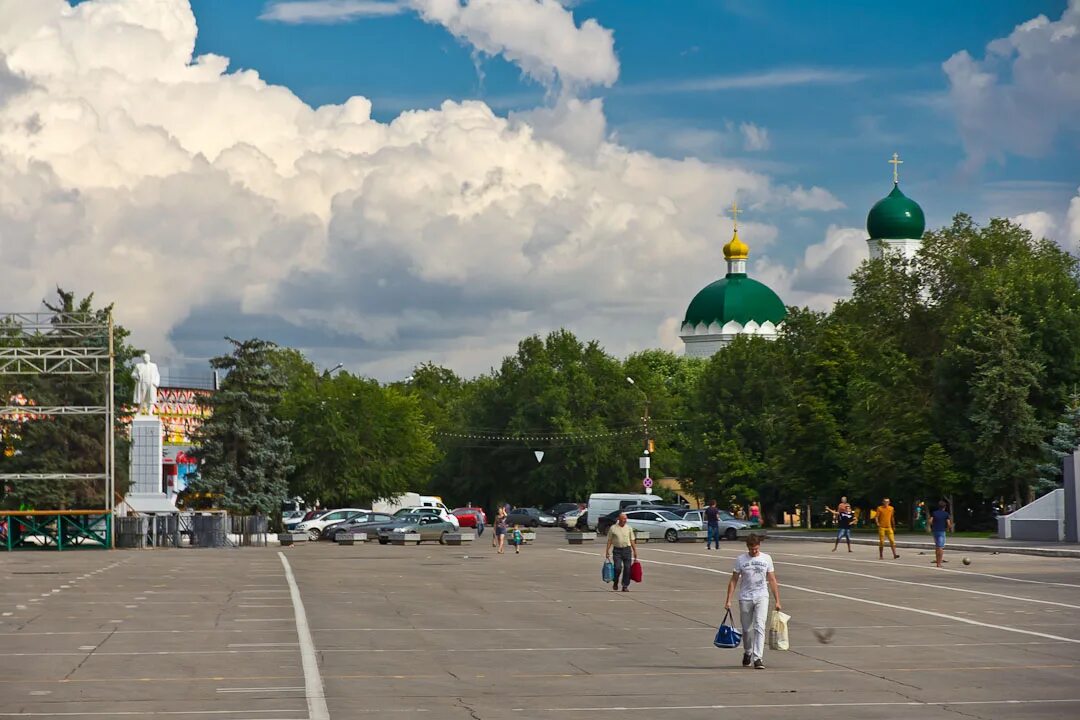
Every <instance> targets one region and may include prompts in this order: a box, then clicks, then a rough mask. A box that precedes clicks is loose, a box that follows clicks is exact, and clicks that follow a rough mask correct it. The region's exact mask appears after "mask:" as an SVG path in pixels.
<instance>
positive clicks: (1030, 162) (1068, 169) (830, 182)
mask: <svg viewBox="0 0 1080 720" xmlns="http://www.w3.org/2000/svg"><path fill="white" fill-rule="evenodd" d="M192 4H193V7H194V10H195V14H196V17H197V19H198V21H199V39H198V45H197V52H200V53H201V52H213V53H220V54H223V55H226V56H228V57H229V58H231V60H232V66H231V67H232V68H238V67H245V68H254V69H257V70H258V71H259V73H260V74H261V75H262V76H263V77H264V78H265V79H266V80H267V81H268V82H272V83H280V84H283V85H286V86H287V87H289V88H290V89H292V90H293V91H294V92H295V93H297V94H298V95H299V96H300V97H301V98H303V99H304V100H305V101H307V102H309V103H312V104H316V105H318V104H323V103H340V102H343V101H344V100H345V99H347V98H348V97H350V96H352V95H364V96H366V97H369V98H371V99H372V100H373V103H374V116H375V117H377V118H379V119H381V120H390V119H392V118H393V117H394V116H396V115H397V114H398V113H400V112H402V111H404V110H408V109H416V108H428V107H437V106H438V105H439V103H441V102H442V101H443V100H444V99H447V98H450V99H466V98H478V99H483V100H484V101H486V102H487V103H488V104H490V105H492V107H493V108H495V109H496V110H497V111H499V112H500V113H505V112H508V111H513V110H522V109H527V108H532V107H535V106H536V105H538V104H542V103H543V102H544V101H545V89H544V88H543V87H542V86H540V85H539V84H538V83H536V82H534V81H531V80H530V79H529V78H527V77H523V76H522V73H521V72H520V71H519V69H518V68H517V67H516V66H514V65H513V64H512V63H510V62H508V61H506V60H504V59H502V58H500V57H487V58H481V59H479V60H477V59H475V53H474V52H473V51H472V48H470V47H468V46H466V45H465V44H463V43H461V42H459V41H457V40H455V39H454V38H453V37H452V36H450V35H449V34H448V33H447V32H446V30H444V29H443V28H442V27H439V26H435V25H429V24H426V23H424V22H422V21H421V20H420V19H419V18H418V17H417V16H415V15H413V14H411V13H403V14H398V15H394V16H391V17H381V18H367V19H362V20H357V21H353V22H342V23H333V24H285V23H278V22H267V21H265V20H260V19H259V16H260V14H261V13H262V12H263V10H264V9H265V8H266V7H267V5H268V3H266V2H264V1H263V0H230V2H220V1H219V0H194V2H193V3H192ZM1065 6H1066V2H1065V0H1025V2H1016V1H1015V0H979V1H978V2H975V1H966V2H940V1H939V0H929V1H927V0H922V1H919V0H914V1H909V2H904V3H879V2H865V1H861V2H857V1H851V0H848V1H837V2H829V3H823V2H801V1H779V0H776V1H772V2H770V1H767V0H765V1H760V2H758V1H755V0H723V1H720V0H679V2H660V1H647V0H591V1H590V0H585V1H584V2H579V3H576V4H575V5H574V6H573V12H574V15H575V17H576V19H577V20H578V22H579V23H580V22H581V21H583V20H585V19H588V18H594V19H596V20H597V21H598V22H599V23H600V24H601V25H603V26H604V27H606V28H610V29H611V30H613V32H614V36H615V49H616V52H617V54H618V58H619V62H620V64H621V70H620V75H619V79H618V82H617V83H616V84H615V85H614V86H613V87H611V88H599V89H594V90H592V91H591V92H590V93H589V94H590V95H592V96H596V97H602V98H603V99H604V107H605V111H606V113H607V117H608V123H609V125H608V127H609V129H610V130H611V131H612V132H614V133H616V135H617V137H618V138H619V140H620V142H621V143H622V144H624V145H627V146H629V147H633V148H639V149H644V150H648V151H650V152H654V153H657V154H661V155H665V156H672V157H686V156H697V157H702V158H704V159H709V160H724V159H728V160H739V161H740V162H741V163H743V164H746V165H748V166H750V167H755V168H761V169H763V170H764V171H766V172H769V173H770V174H771V175H773V176H774V177H776V178H777V179H779V180H783V181H786V182H791V183H796V184H803V185H805V186H807V187H809V186H812V185H819V186H821V187H824V188H826V189H828V190H829V191H831V192H832V193H833V194H834V195H835V196H836V197H837V198H838V199H840V201H841V202H843V203H844V204H845V206H846V207H845V208H841V209H837V210H834V211H831V212H828V213H824V214H818V215H816V216H814V217H812V218H809V217H806V216H803V217H796V216H794V215H792V216H789V217H784V216H783V215H782V214H780V215H777V214H773V215H772V216H771V217H770V218H769V220H770V221H771V222H773V223H774V224H777V225H778V226H780V227H781V228H782V229H785V228H786V229H788V230H789V231H796V232H806V233H807V237H808V240H809V239H810V238H812V239H814V240H817V239H819V237H820V235H821V233H822V231H823V228H824V227H825V226H826V225H827V224H830V223H832V224H838V225H843V226H860V225H862V224H863V222H864V221H865V214H866V211H867V210H868V209H869V207H870V205H872V204H873V202H875V201H876V200H877V199H878V198H880V197H881V196H883V195H884V194H885V193H886V192H888V190H889V179H890V173H891V166H890V165H888V164H887V162H886V161H887V160H888V158H889V157H890V156H891V153H892V152H894V151H898V152H900V154H901V157H902V158H903V159H904V165H903V166H902V168H901V178H902V183H903V187H904V189H905V190H906V191H907V192H908V194H909V195H911V196H912V197H914V198H916V199H917V200H919V201H920V202H921V204H922V205H923V207H924V210H925V211H926V214H927V219H928V223H929V224H930V226H936V225H941V224H944V223H946V222H948V220H949V218H950V217H951V216H952V214H953V213H955V212H957V211H965V212H969V213H971V214H973V215H975V216H976V217H977V218H986V217H988V216H991V215H1004V216H1012V215H1016V214H1020V213H1025V212H1032V211H1037V210H1040V209H1044V208H1058V209H1063V208H1064V207H1065V206H1066V205H1067V203H1068V201H1069V199H1070V198H1071V197H1072V196H1074V195H1075V194H1076V189H1077V184H1078V182H1080V172H1078V170H1077V168H1078V166H1080V153H1078V150H1077V136H1076V134H1072V135H1062V136H1061V137H1059V138H1058V140H1057V142H1056V143H1055V146H1054V148H1053V152H1051V153H1048V154H1047V155H1045V156H1042V157H1037V158H1025V157H1020V156H1016V155H1009V156H1007V157H1005V158H1003V160H1001V161H991V162H989V163H987V164H986V165H984V166H983V167H981V168H980V169H979V171H977V172H965V171H963V170H961V166H962V165H963V160H964V149H963V147H962V145H961V141H960V136H959V133H958V131H957V128H956V122H955V119H954V118H953V117H952V115H951V114H950V112H949V111H948V110H947V109H946V108H944V107H943V106H942V104H943V103H944V101H945V93H946V89H947V87H946V78H945V75H944V73H943V71H942V67H941V65H942V63H943V62H944V61H945V60H947V59H948V58H949V57H950V56H951V55H953V54H954V53H956V52H957V51H960V50H968V51H969V52H970V53H972V54H973V55H975V56H976V57H981V56H982V54H983V52H984V48H985V46H986V44H987V43H988V42H990V41H992V40H994V39H995V38H999V37H1003V36H1006V35H1008V34H1009V32H1010V31H1011V30H1012V29H1013V28H1014V27H1015V26H1017V25H1019V24H1020V23H1023V22H1025V21H1026V20H1029V19H1030V18H1032V17H1034V16H1036V15H1038V14H1045V15H1047V16H1048V17H1049V18H1051V19H1056V18H1058V17H1060V16H1061V14H1062V12H1063V10H1064V9H1065ZM478 68H479V71H478ZM794 71H817V72H818V74H819V75H820V76H821V79H820V80H819V81H813V80H808V81H806V82H792V83H791V84H779V85H775V86H769V85H768V82H769V79H770V78H772V77H774V76H779V75H782V74H784V73H790V72H794ZM807 74H808V75H813V72H808V73H807ZM481 75H482V77H481ZM754 76H761V77H760V84H761V85H763V86H761V87H754V86H753V84H754V83H753V78H754ZM721 79H727V80H734V81H738V80H740V79H744V80H746V81H747V83H748V85H745V86H741V87H733V88H727V89H716V90H711V89H707V88H700V87H693V83H694V82H695V81H697V82H699V83H708V82H709V81H713V80H721ZM680 85H682V86H687V85H690V86H691V87H690V88H689V89H686V90H682V91H680V90H678V87H679V86H680ZM665 86H667V87H668V88H669V89H667V90H665V89H664V88H665ZM743 122H750V123H753V124H755V125H758V126H761V127H764V128H766V129H767V132H768V138H769V147H768V149H766V150H762V151H755V152H746V151H744V150H743V148H742V147H741V145H740V144H739V143H738V142H737V141H735V140H733V139H732V138H730V137H725V135H726V132H725V131H726V128H727V127H728V123H732V124H734V125H735V126H738V125H739V124H740V123H743ZM801 251H802V248H801V247H800V246H799V245H798V244H797V243H787V244H784V245H783V246H781V247H778V248H776V249H775V250H773V253H774V254H775V255H776V256H777V257H778V258H780V259H785V258H789V257H793V256H795V255H797V254H799V253H801Z"/></svg>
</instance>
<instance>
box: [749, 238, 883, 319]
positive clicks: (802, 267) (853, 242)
mask: <svg viewBox="0 0 1080 720" xmlns="http://www.w3.org/2000/svg"><path fill="white" fill-rule="evenodd" d="M868 257H870V250H869V247H868V245H867V242H866V230H864V229H863V228H853V227H838V226H836V225H830V226H829V228H828V229H827V230H826V231H825V239H824V240H822V241H821V242H819V243H814V244H812V245H809V246H808V247H807V248H806V250H805V251H804V252H803V257H802V259H801V260H800V261H799V262H798V263H797V264H796V265H795V266H794V267H787V266H785V265H782V264H778V263H775V262H773V261H771V260H770V259H769V258H768V257H762V258H761V259H760V260H758V261H757V262H755V263H754V268H753V271H754V277H755V278H757V279H758V280H761V281H762V282H764V283H766V284H767V285H769V286H770V287H771V288H772V289H773V290H775V291H776V293H777V294H778V295H779V296H780V298H781V299H782V300H783V301H784V303H785V304H787V305H797V306H803V305H805V306H808V307H810V308H813V309H815V310H828V309H829V308H830V307H832V305H833V303H835V302H836V301H837V300H838V299H839V298H843V297H848V296H850V295H851V282H850V280H849V279H848V278H849V277H850V276H851V273H853V272H854V271H855V269H856V268H858V267H859V265H860V264H861V263H862V262H863V261H864V260H866V259H867V258H868Z"/></svg>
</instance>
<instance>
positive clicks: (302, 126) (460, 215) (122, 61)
mask: <svg viewBox="0 0 1080 720" xmlns="http://www.w3.org/2000/svg"><path fill="white" fill-rule="evenodd" d="M511 4H512V3H507V4H503V7H510V6H511ZM531 4H533V5H535V6H536V7H537V8H538V10H537V12H540V13H543V15H542V17H544V18H554V17H555V16H554V13H555V12H561V13H565V15H566V17H569V12H568V11H566V10H565V9H563V8H562V7H561V6H558V5H557V4H554V3H531ZM426 5H429V6H430V7H429V8H428V10H429V11H430V13H431V17H432V18H442V19H443V20H445V22H446V23H447V26H448V27H450V26H453V27H457V28H458V29H459V31H460V32H461V33H462V36H463V37H469V38H470V41H472V38H474V37H476V38H480V37H482V36H484V34H485V33H487V36H488V39H487V40H477V42H478V43H480V45H478V46H479V47H483V48H491V49H492V50H495V49H496V48H501V49H500V50H498V51H499V52H504V53H509V52H511V51H510V50H509V48H516V49H515V50H513V51H512V52H514V53H518V54H519V55H520V56H519V57H518V60H517V62H520V63H522V66H523V67H529V68H531V70H529V71H528V72H530V73H532V72H535V73H537V75H538V76H539V77H543V76H544V73H545V72H548V73H555V74H556V75H557V76H558V77H560V78H563V79H564V80H565V79H567V77H568V76H570V71H569V70H567V69H566V68H567V67H569V66H568V65H566V64H564V59H565V58H572V57H574V56H575V55H574V54H575V53H576V52H577V51H576V50H574V49H573V48H574V46H575V45H574V43H575V40H574V38H575V37H578V36H577V33H580V32H582V30H583V29H584V28H587V27H591V26H590V22H591V21H586V22H585V23H582V24H581V26H578V25H575V24H574V23H573V22H572V19H571V20H568V21H558V22H556V21H555V20H551V23H552V24H551V27H552V28H561V29H560V30H558V31H556V30H552V31H551V33H549V34H548V35H545V34H544V33H538V34H537V36H535V37H532V38H525V37H524V36H523V35H522V36H518V35H515V34H514V33H513V32H510V31H507V34H505V35H504V34H503V31H502V30H501V29H496V28H503V27H504V25H503V24H502V23H504V22H508V21H506V18H505V17H504V16H503V15H502V14H501V13H502V12H504V11H500V10H497V9H495V8H494V7H493V6H491V4H489V3H483V2H477V1H474V2H473V3H470V5H469V7H472V6H474V5H475V6H476V12H477V13H478V14H476V15H466V14H465V13H464V11H463V10H462V9H461V8H462V7H463V6H458V4H457V3H456V2H452V3H450V5H453V6H454V7H450V8H449V9H447V7H444V6H443V4H440V3H435V2H431V3H426ZM455 8H457V9H455ZM530 12H532V10H530ZM538 17H539V16H538ZM441 21H442V20H440V22H441ZM510 25H513V23H510ZM593 25H595V23H593ZM522 27H524V26H522ZM196 32H197V29H196V22H195V17H194V15H193V13H192V10H191V7H190V5H189V3H188V1H187V0H91V1H89V2H84V3H81V4H79V5H77V6H74V7H72V6H70V5H69V4H68V3H67V2H64V0H35V2H33V3H27V2H23V0H0V256H2V257H3V258H4V260H5V278H4V283H2V284H0V307H7V308H11V309H26V308H32V307H34V306H36V305H37V303H38V302H39V300H40V299H41V298H43V297H46V296H48V295H50V293H51V292H52V288H53V287H54V286H55V285H56V284H61V285H63V286H65V287H69V288H71V289H75V290H78V291H80V292H84V293H85V292H90V291H96V292H97V293H98V297H99V299H101V300H102V301H115V302H116V303H117V308H118V320H119V321H120V322H122V323H123V324H125V325H126V326H128V327H130V328H131V329H132V330H133V331H134V333H135V340H136V342H137V343H138V344H139V345H142V346H144V347H147V348H148V349H150V350H151V351H152V352H155V353H157V354H159V355H160V354H165V355H169V354H173V355H188V356H198V355H199V354H200V353H202V354H210V353H215V352H217V351H219V350H220V349H221V345H220V344H219V340H218V339H219V338H220V337H221V336H222V335H224V334H226V333H230V334H233V335H247V334H260V335H263V336H265V337H269V338H271V339H275V340H278V341H280V342H287V343H291V344H296V345H298V346H301V347H305V348H306V349H308V351H309V352H310V354H311V355H312V357H314V358H316V359H320V358H325V359H326V361H327V362H330V363H332V362H336V361H340V360H344V361H346V362H348V363H349V366H350V367H351V368H352V369H354V370H358V371H361V372H368V373H371V374H374V375H376V376H378V377H383V378H387V377H401V376H403V375H404V374H407V373H408V369H409V368H410V367H411V366H412V365H413V364H415V363H418V362H422V361H425V360H428V359H434V360H436V361H439V362H444V363H447V364H449V365H451V366H453V367H455V368H457V369H458V370H459V371H462V372H466V373H471V372H476V371H480V370H484V369H486V368H487V367H489V366H490V365H492V364H494V363H497V362H498V360H499V358H500V357H501V355H502V354H503V353H505V352H507V351H508V350H509V349H511V348H512V347H513V345H514V343H516V341H517V340H518V339H519V338H521V337H522V336H524V335H526V334H529V333H533V332H544V331H547V330H550V329H554V328H557V327H560V326H567V327H569V328H571V329H573V330H574V331H576V332H579V333H581V334H582V335H584V336H587V337H596V338H599V339H600V340H601V341H602V342H604V343H605V344H606V345H607V347H608V348H609V349H611V350H612V351H614V352H618V353H624V352H629V351H633V350H637V349H640V348H642V347H650V346H653V345H655V344H656V343H657V342H658V338H659V337H661V336H662V334H663V327H664V323H665V322H666V319H667V318H668V317H669V316H670V315H671V314H673V313H674V312H681V310H682V308H683V307H685V303H686V302H688V301H689V299H690V298H691V297H692V296H693V294H694V293H695V292H696V291H697V290H698V289H699V288H700V287H702V286H704V285H705V284H706V283H708V282H710V281H712V280H713V279H715V278H716V277H718V276H719V275H720V274H722V272H723V258H722V255H721V250H720V248H721V246H722V244H723V242H724V241H725V240H726V236H727V234H728V228H729V225H728V222H727V221H726V220H724V219H722V218H720V217H718V209H719V208H723V207H725V206H727V205H730V203H731V201H732V200H733V199H734V198H735V197H736V196H738V198H739V201H740V203H744V204H746V205H748V206H750V205H753V206H755V207H759V208H762V209H763V210H764V211H765V212H763V213H762V215H761V216H764V217H767V212H768V210H769V208H778V207H791V206H792V205H793V204H796V205H797V204H798V203H800V202H804V200H805V198H806V197H811V198H813V199H814V201H816V202H820V201H826V202H827V201H828V198H830V197H831V196H830V195H828V194H827V192H826V191H824V190H821V191H820V193H819V192H818V190H819V189H817V188H814V189H812V190H811V191H802V190H801V189H797V190H796V191H792V190H790V189H788V188H785V187H783V186H777V185H775V184H774V183H773V182H772V181H771V180H770V178H768V177H767V176H766V175H763V174H762V173H759V172H752V171H749V170H746V169H743V168H740V167H738V166H737V165H733V164H731V163H705V162H701V161H699V160H695V159H687V160H682V161H675V160H669V159H663V158H658V157H655V156H653V155H650V154H648V153H644V152H635V151H631V150H628V149H627V148H625V147H622V146H620V145H619V144H618V143H616V142H615V141H613V140H611V139H609V138H608V137H607V135H606V130H605V124H604V116H603V107H602V104H601V101H599V100H592V101H587V102H585V101H577V100H567V99H564V100H563V101H560V103H559V104H558V105H556V106H555V107H553V108H544V109H540V110H538V111H536V112H535V113H532V114H523V115H522V116H515V117H511V118H506V117H500V116H498V115H496V114H495V113H494V112H493V111H492V110H491V109H490V108H489V107H488V106H486V105H485V104H483V103H480V102H463V103H458V102H449V101H448V102H445V103H443V105H442V106H441V107H439V108H438V109H435V110H426V111H413V112H404V113H402V114H401V115H400V116H399V117H397V118H395V119H394V120H393V121H392V122H389V123H380V122H377V121H375V120H373V119H372V117H371V103H370V102H369V101H368V100H367V99H365V98H363V97H353V98H350V99H349V100H348V101H347V102H345V103H343V104H340V105H326V106H322V107H311V106H308V105H306V104H305V103H303V102H302V101H301V100H299V99H298V98H297V97H296V96H295V95H294V94H293V93H292V92H291V91H290V90H288V89H287V88H284V87H281V86H275V85H270V84H267V83H266V82H265V81H263V80H262V79H261V78H260V77H259V75H258V73H257V72H255V71H252V70H242V71H236V72H229V70H228V60H227V59H226V58H223V57H220V56H215V55H202V56H198V57H194V56H193V49H194V46H195V38H196ZM560 33H561V34H560ZM589 33H591V34H589V35H588V37H589V38H600V40H599V41H597V42H600V41H603V42H601V45H603V44H604V42H607V41H606V40H604V38H607V40H610V33H609V32H608V31H606V30H603V29H602V28H599V26H596V30H590V31H589ZM545 38H546V39H545ZM559 38H562V39H563V40H564V41H565V42H559V41H558V39H559ZM529 43H533V44H531V45H530V44H529ZM528 48H531V49H528ZM485 51H486V50H485ZM529 53H532V55H531V56H530V55H529ZM529 57H532V60H530V59H529ZM602 57H603V56H602ZM602 57H601V59H602ZM566 62H569V61H568V60H567V61H566ZM5 68H6V69H5ZM574 72H575V73H576V74H574V75H572V79H573V80H575V81H579V80H580V81H582V82H597V83H601V84H603V83H605V82H607V81H608V80H609V79H613V78H614V74H613V73H616V72H617V66H612V65H611V64H610V63H607V62H601V63H599V64H594V65H592V66H588V65H585V66H582V67H579V68H576V69H575V70H574ZM806 193H810V194H809V195H806ZM821 193H824V194H821ZM818 209H820V208H818ZM744 220H746V221H747V232H748V233H753V234H755V235H756V236H757V237H756V239H755V243H756V245H755V246H756V247H760V246H761V245H762V244H764V241H765V240H766V239H769V238H771V237H774V236H775V234H776V232H775V229H774V228H772V227H771V226H769V225H767V224H760V225H754V224H753V219H752V218H749V217H745V216H744ZM748 237H749V235H748Z"/></svg>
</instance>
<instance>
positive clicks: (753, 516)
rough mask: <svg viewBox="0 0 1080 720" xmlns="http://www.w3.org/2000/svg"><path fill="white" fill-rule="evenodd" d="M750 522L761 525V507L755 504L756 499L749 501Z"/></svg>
mask: <svg viewBox="0 0 1080 720" xmlns="http://www.w3.org/2000/svg"><path fill="white" fill-rule="evenodd" d="M750 524H751V525H754V526H757V527H761V507H760V506H759V505H758V504H757V500H755V501H754V502H752V503H750Z"/></svg>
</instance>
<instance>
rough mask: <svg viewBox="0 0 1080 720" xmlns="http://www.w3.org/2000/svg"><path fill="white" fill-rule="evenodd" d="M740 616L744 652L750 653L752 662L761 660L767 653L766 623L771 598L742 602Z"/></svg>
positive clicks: (764, 597)
mask: <svg viewBox="0 0 1080 720" xmlns="http://www.w3.org/2000/svg"><path fill="white" fill-rule="evenodd" d="M739 614H740V615H741V619H742V641H743V650H745V651H746V652H748V653H750V659H751V660H760V659H761V657H762V654H763V653H764V652H765V621H766V620H767V619H768V617H769V596H768V595H762V596H761V597H759V598H756V599H754V600H740V601H739Z"/></svg>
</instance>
